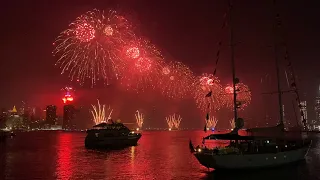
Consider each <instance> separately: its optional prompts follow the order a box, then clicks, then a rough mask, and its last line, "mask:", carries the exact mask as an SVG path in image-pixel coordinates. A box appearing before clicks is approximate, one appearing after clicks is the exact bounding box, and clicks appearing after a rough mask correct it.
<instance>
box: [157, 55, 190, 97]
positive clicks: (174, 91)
mask: <svg viewBox="0 0 320 180" xmlns="http://www.w3.org/2000/svg"><path fill="white" fill-rule="evenodd" d="M158 80H159V82H158V83H157V84H158V86H159V89H160V90H161V92H162V94H163V95H165V96H167V97H169V98H172V99H182V98H185V97H188V96H189V95H191V92H192V91H193V90H194V89H193V85H194V82H195V77H194V75H193V72H192V71H191V70H190V68H189V67H187V66H186V65H184V64H183V63H181V62H177V61H175V62H169V63H168V64H165V65H163V67H162V68H161V76H160V77H159V78H158Z"/></svg>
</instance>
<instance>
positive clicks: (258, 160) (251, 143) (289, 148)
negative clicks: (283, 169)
mask: <svg viewBox="0 0 320 180" xmlns="http://www.w3.org/2000/svg"><path fill="white" fill-rule="evenodd" d="M232 9H233V4H232V1H231V0H230V1H229V12H228V13H229V28H230V44H231V64H232V78H233V97H234V102H233V104H234V120H235V125H236V127H235V128H234V130H232V132H231V133H226V134H211V135H209V136H207V137H205V138H203V141H205V140H228V141H229V142H230V143H229V144H228V145H227V146H225V147H223V148H221V147H215V148H213V149H210V148H207V147H206V146H205V143H203V145H202V147H200V146H197V148H194V147H193V145H192V142H191V141H190V143H189V148H190V152H191V153H192V154H193V155H194V156H195V157H196V158H197V160H198V161H199V162H200V164H202V165H203V166H205V167H207V168H214V169H245V168H263V167H270V166H278V165H283V164H287V163H292V162H296V161H299V160H303V159H304V157H305V155H306V154H307V153H308V150H309V148H310V146H311V143H312V141H311V140H303V139H288V138H286V137H285V136H284V134H283V133H284V122H283V121H284V117H283V106H282V91H281V85H280V72H279V60H278V57H277V56H278V42H277V37H276V34H277V25H276V23H275V24H274V36H275V37H274V51H275V66H276V73H277V80H278V84H277V94H278V103H279V112H280V121H279V124H278V125H277V126H276V127H269V128H254V129H256V130H258V131H260V130H261V129H262V130H263V131H265V132H266V131H271V132H272V133H274V130H277V131H279V130H280V131H279V132H281V135H280V136H276V137H274V136H256V135H250V136H240V135H239V134H238V130H239V129H241V128H242V126H243V120H242V119H241V118H238V114H237V108H238V106H239V103H238V102H237V89H236V84H237V83H239V79H238V78H236V75H235V63H234V44H233V27H232V16H233V15H232ZM276 17H278V15H276ZM251 132H254V130H253V129H251Z"/></svg>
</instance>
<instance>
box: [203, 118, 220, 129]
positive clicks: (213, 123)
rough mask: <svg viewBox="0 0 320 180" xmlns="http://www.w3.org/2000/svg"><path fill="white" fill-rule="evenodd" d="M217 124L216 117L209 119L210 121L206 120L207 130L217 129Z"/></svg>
mask: <svg viewBox="0 0 320 180" xmlns="http://www.w3.org/2000/svg"><path fill="white" fill-rule="evenodd" d="M217 123H218V119H217V118H215V117H214V116H212V117H209V119H208V120H207V119H206V126H207V128H216V126H217Z"/></svg>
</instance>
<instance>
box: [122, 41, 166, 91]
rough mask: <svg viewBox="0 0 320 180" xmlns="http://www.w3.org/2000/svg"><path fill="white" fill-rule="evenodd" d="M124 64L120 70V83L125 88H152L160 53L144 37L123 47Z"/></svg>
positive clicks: (156, 74)
mask: <svg viewBox="0 0 320 180" xmlns="http://www.w3.org/2000/svg"><path fill="white" fill-rule="evenodd" d="M122 52H123V59H124V60H125V61H124V65H123V66H122V68H121V71H120V77H121V84H122V85H123V86H124V87H126V89H127V90H145V89H147V88H154V87H155V85H156V83H155V79H157V77H159V74H160V67H161V64H162V62H163V59H162V57H161V53H160V52H159V51H158V50H157V49H156V48H155V46H153V45H151V43H150V42H149V41H147V40H144V39H137V40H136V41H131V42H130V43H128V45H127V46H125V47H124V49H123V51H122Z"/></svg>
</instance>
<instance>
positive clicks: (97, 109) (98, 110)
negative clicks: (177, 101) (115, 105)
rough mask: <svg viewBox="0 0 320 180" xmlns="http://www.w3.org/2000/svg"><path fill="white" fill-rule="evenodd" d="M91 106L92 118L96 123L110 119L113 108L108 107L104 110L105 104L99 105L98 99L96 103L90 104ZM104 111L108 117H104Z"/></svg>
mask: <svg viewBox="0 0 320 180" xmlns="http://www.w3.org/2000/svg"><path fill="white" fill-rule="evenodd" d="M91 106H92V109H93V110H92V111H91V114H92V116H93V120H94V122H95V123H96V124H100V123H104V122H105V123H107V122H108V120H109V119H111V115H112V112H113V109H110V107H109V108H108V109H107V110H105V105H102V106H101V105H100V102H99V100H98V105H97V106H95V105H91ZM106 113H109V114H108V117H106Z"/></svg>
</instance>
